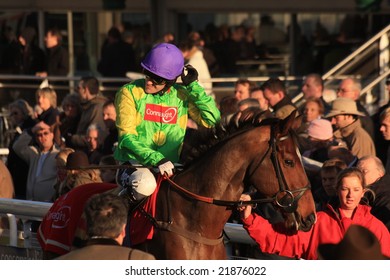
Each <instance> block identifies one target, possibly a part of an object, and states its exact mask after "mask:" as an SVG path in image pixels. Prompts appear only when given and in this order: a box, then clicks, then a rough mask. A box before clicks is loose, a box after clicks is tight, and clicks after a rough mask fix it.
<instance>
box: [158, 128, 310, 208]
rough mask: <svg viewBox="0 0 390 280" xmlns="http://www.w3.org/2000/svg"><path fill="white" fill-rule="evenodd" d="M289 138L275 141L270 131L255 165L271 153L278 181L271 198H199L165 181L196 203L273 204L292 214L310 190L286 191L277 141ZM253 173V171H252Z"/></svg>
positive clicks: (238, 205)
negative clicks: (265, 144) (236, 199)
mask: <svg viewBox="0 0 390 280" xmlns="http://www.w3.org/2000/svg"><path fill="white" fill-rule="evenodd" d="M288 137H290V136H289V135H287V136H284V137H281V138H280V139H278V140H277V139H276V137H275V135H274V132H273V130H271V138H270V140H269V143H268V144H269V145H268V148H267V151H266V152H265V153H264V155H263V156H262V157H261V158H260V160H259V162H258V163H257V165H256V168H255V169H254V170H256V169H257V168H259V167H260V165H261V164H262V163H263V161H264V159H265V158H266V157H267V155H268V154H269V153H270V152H271V161H272V165H273V167H274V170H275V173H276V177H277V179H278V184H279V191H278V192H277V193H276V194H275V195H273V196H272V197H267V198H260V199H253V200H250V201H242V200H239V201H230V200H219V199H214V198H212V197H206V196H201V195H198V194H195V193H193V192H191V191H189V190H187V189H185V188H183V187H181V186H180V185H178V184H177V183H175V182H174V181H173V180H171V179H170V178H168V177H167V176H165V179H166V180H167V181H168V182H169V183H170V185H171V186H173V187H174V188H175V189H176V190H178V191H180V192H181V193H182V194H183V195H185V196H187V197H188V198H191V199H195V200H197V201H202V202H205V203H208V204H214V205H218V206H227V207H240V206H243V205H254V207H256V206H257V204H260V203H275V204H276V205H277V206H278V207H280V208H281V209H282V210H283V211H285V212H286V213H293V212H294V211H295V210H296V209H297V207H298V201H299V199H300V198H301V197H302V196H303V194H304V193H305V192H306V191H307V190H310V189H311V187H310V184H307V185H306V186H305V187H302V188H299V189H295V190H289V189H287V187H286V186H287V182H286V179H285V176H284V173H283V172H282V169H281V167H280V163H279V161H278V158H277V145H276V143H277V141H284V140H286V139H288ZM253 172H254V171H253ZM253 172H252V173H253Z"/></svg>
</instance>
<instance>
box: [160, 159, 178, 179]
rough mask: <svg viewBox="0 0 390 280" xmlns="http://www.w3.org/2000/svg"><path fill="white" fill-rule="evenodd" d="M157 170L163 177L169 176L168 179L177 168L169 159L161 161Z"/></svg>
mask: <svg viewBox="0 0 390 280" xmlns="http://www.w3.org/2000/svg"><path fill="white" fill-rule="evenodd" d="M157 168H158V170H159V171H160V174H161V175H165V174H166V175H167V176H168V177H171V176H172V175H173V171H174V170H175V166H174V165H173V163H172V162H171V161H169V160H167V159H163V160H161V161H160V162H159V163H158V164H157Z"/></svg>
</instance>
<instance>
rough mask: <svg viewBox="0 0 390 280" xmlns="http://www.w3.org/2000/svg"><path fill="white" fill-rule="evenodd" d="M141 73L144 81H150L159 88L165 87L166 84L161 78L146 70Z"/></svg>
mask: <svg viewBox="0 0 390 280" xmlns="http://www.w3.org/2000/svg"><path fill="white" fill-rule="evenodd" d="M143 73H144V75H145V79H147V80H149V81H151V82H152V83H153V84H154V85H158V86H161V85H165V84H166V83H167V80H166V79H164V78H161V77H159V76H157V75H155V74H153V73H152V72H149V71H148V70H145V69H144V71H143Z"/></svg>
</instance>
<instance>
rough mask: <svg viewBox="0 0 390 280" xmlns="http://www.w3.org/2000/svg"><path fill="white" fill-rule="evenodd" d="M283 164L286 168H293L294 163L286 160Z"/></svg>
mask: <svg viewBox="0 0 390 280" xmlns="http://www.w3.org/2000/svg"><path fill="white" fill-rule="evenodd" d="M284 164H285V165H286V166H288V167H294V165H295V164H294V161H293V160H291V159H286V160H284Z"/></svg>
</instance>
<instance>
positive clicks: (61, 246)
mask: <svg viewBox="0 0 390 280" xmlns="http://www.w3.org/2000/svg"><path fill="white" fill-rule="evenodd" d="M116 187H117V185H116V184H109V183H91V184H85V185H82V186H79V187H77V188H74V189H72V190H71V191H70V192H68V193H66V194H64V195H62V196H60V197H59V198H58V199H57V200H56V201H55V202H54V203H53V205H52V207H50V209H49V211H48V212H47V214H46V215H45V217H44V218H43V220H42V223H41V224H40V226H39V229H38V234H37V238H38V241H39V244H40V245H41V247H42V250H43V251H49V252H52V253H56V254H59V255H63V254H65V253H68V252H69V251H70V250H71V248H72V243H73V238H74V235H75V232H76V229H77V227H78V226H79V222H80V218H81V215H82V213H83V210H84V204H85V202H86V201H87V200H88V199H89V198H90V197H91V196H92V195H94V194H97V193H103V192H106V191H109V190H112V189H114V188H116Z"/></svg>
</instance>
